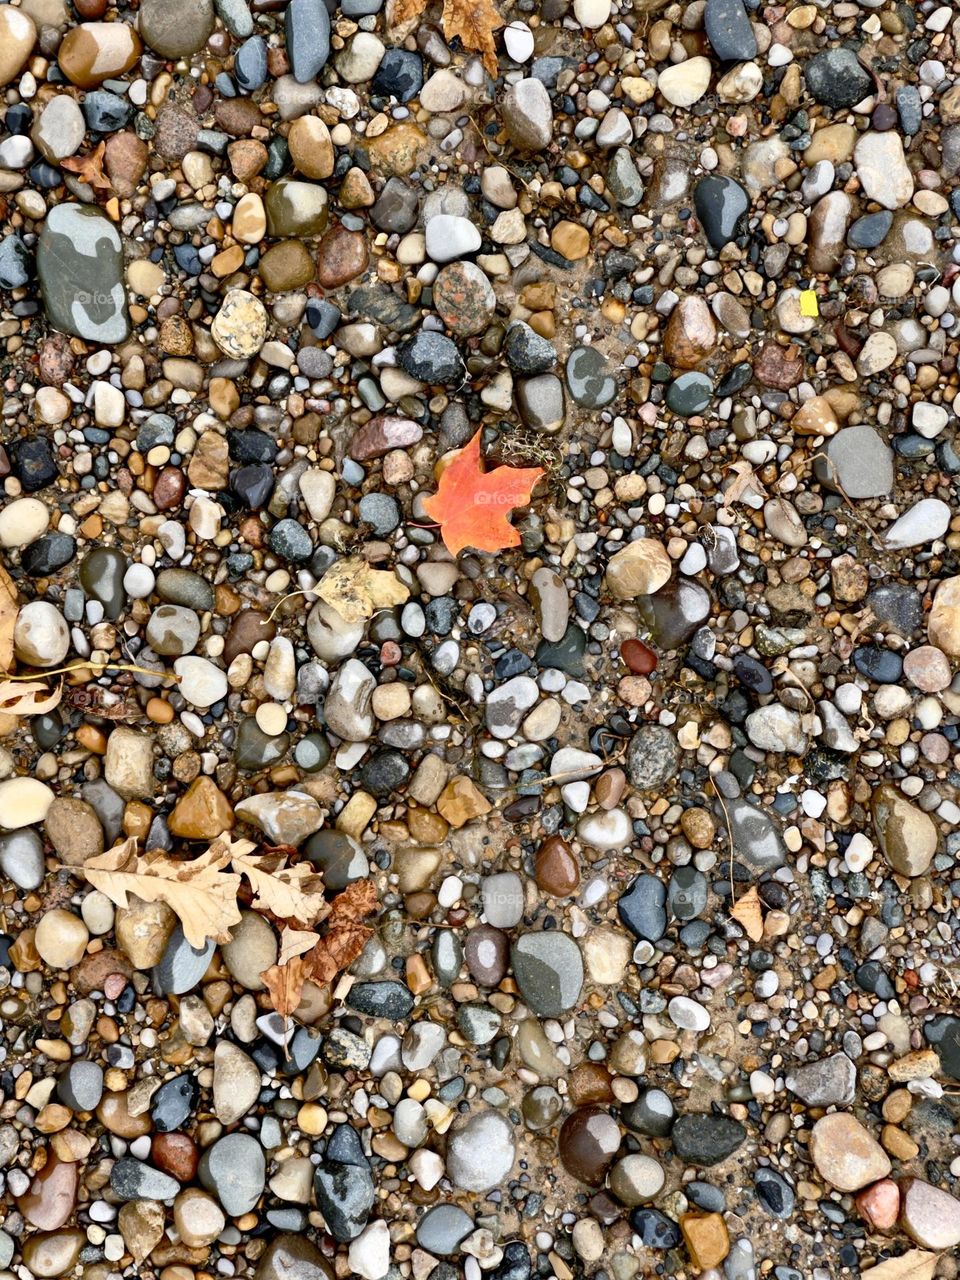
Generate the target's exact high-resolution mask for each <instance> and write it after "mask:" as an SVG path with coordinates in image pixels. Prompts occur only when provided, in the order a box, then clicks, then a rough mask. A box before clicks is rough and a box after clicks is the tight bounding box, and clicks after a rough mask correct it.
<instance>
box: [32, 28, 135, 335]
mask: <svg viewBox="0 0 960 1280" xmlns="http://www.w3.org/2000/svg"><path fill="white" fill-rule="evenodd" d="M111 25H115V26H122V24H121V23H116V24H111ZM81 30H82V28H80V27H77V28H74V32H76V31H81ZM71 34H74V33H73V32H72V33H71ZM68 39H69V37H68ZM64 43H66V41H64ZM37 274H38V276H39V278H40V287H41V290H42V292H43V303H44V307H45V309H46V313H47V319H48V320H49V322H50V324H52V325H53V327H54V328H55V329H60V330H62V331H63V332H64V333H72V334H73V335H74V336H75V337H78V338H85V339H87V340H88V341H90V342H102V343H106V344H107V345H108V346H112V345H114V344H116V343H118V342H123V341H124V339H125V338H127V337H128V336H129V333H130V320H129V316H128V314H127V296H126V291H125V289H124V286H123V247H122V245H121V242H120V236H119V234H118V232H117V229H116V227H114V225H113V223H112V222H111V221H110V219H109V218H107V217H106V216H105V215H104V214H102V213H101V212H100V210H99V209H97V208H95V207H94V206H92V205H85V204H57V205H53V207H52V208H51V209H49V210H48V212H47V216H46V219H45V221H44V224H43V230H42V231H41V232H40V239H39V243H38V245H37Z"/></svg>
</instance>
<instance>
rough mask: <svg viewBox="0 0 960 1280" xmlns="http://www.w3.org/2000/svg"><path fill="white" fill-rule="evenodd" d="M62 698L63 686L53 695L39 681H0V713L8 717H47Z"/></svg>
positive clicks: (55, 690)
mask: <svg viewBox="0 0 960 1280" xmlns="http://www.w3.org/2000/svg"><path fill="white" fill-rule="evenodd" d="M62 697H63V685H62V684H60V685H59V686H58V687H57V688H56V689H54V691H53V693H51V692H50V690H49V689H48V688H47V686H46V685H45V684H43V683H42V682H41V681H39V680H26V681H19V680H0V711H2V712H3V713H4V714H6V715H8V716H42V715H45V714H46V712H48V711H52V710H53V709H54V707H56V706H58V705H59V702H60V699H61V698H62Z"/></svg>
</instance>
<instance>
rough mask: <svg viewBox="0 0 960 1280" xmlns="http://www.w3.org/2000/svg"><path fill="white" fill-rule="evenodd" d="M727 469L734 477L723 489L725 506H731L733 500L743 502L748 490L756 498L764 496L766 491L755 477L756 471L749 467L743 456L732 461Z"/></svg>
mask: <svg viewBox="0 0 960 1280" xmlns="http://www.w3.org/2000/svg"><path fill="white" fill-rule="evenodd" d="M728 470H729V471H732V472H734V473H735V476H736V478H735V479H734V480H732V481H731V482H730V484H728V485H727V487H726V489H724V491H723V505H724V506H725V507H730V506H732V505H733V504H734V503H735V502H743V501H744V499H745V498H746V495H747V493H748V492H751V491H752V492H753V493H755V494H756V496H757V497H758V498H765V497H766V496H767V491H766V489H764V487H763V485H762V484H761V483H760V481H759V480H758V479H757V473H756V472H755V471H754V469H753V467H751V465H750V463H749V462H747V461H746V459H745V458H741V459H740V460H739V461H738V462H734V463H733V464H732V465H731V466H730V467H729V468H728Z"/></svg>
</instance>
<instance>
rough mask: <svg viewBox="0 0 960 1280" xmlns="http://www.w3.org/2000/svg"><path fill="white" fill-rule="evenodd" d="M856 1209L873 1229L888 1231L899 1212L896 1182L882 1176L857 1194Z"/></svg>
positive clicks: (898, 1193)
mask: <svg viewBox="0 0 960 1280" xmlns="http://www.w3.org/2000/svg"><path fill="white" fill-rule="evenodd" d="M857 1210H858V1211H859V1214H860V1217H861V1218H863V1220H864V1222H866V1223H867V1224H868V1225H869V1226H870V1227H871V1228H872V1229H873V1230H874V1231H889V1230H890V1228H891V1227H892V1226H893V1225H894V1223H895V1222H896V1220H897V1215H898V1214H899V1213H900V1192H899V1191H898V1190H897V1184H896V1183H895V1182H892V1181H891V1180H890V1179H889V1178H882V1179H881V1180H880V1181H879V1182H875V1183H874V1184H873V1186H872V1187H867V1188H866V1190H865V1191H861V1192H860V1194H859V1195H858V1196H857Z"/></svg>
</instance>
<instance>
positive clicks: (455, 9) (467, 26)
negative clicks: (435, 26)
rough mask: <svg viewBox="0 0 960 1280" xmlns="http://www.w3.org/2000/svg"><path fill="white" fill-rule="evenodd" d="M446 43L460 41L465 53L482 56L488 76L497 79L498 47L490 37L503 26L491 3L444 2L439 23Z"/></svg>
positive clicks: (482, 0) (470, 0) (479, 0)
mask: <svg viewBox="0 0 960 1280" xmlns="http://www.w3.org/2000/svg"><path fill="white" fill-rule="evenodd" d="M440 21H441V23H442V25H443V34H444V35H445V36H446V38H447V39H448V40H453V39H454V38H455V37H456V36H459V37H460V42H461V44H462V45H463V47H464V49H468V50H469V51H470V52H471V53H480V54H482V55H483V65H484V68H485V70H486V71H487V74H488V75H490V76H492V78H493V79H494V80H496V78H497V46H496V44H495V43H494V39H493V33H494V31H496V30H497V28H498V27H502V26H503V18H501V17H500V14H499V13H498V12H497V7H496V5H495V4H494V3H493V0H443V16H442V17H441V19H440Z"/></svg>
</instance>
